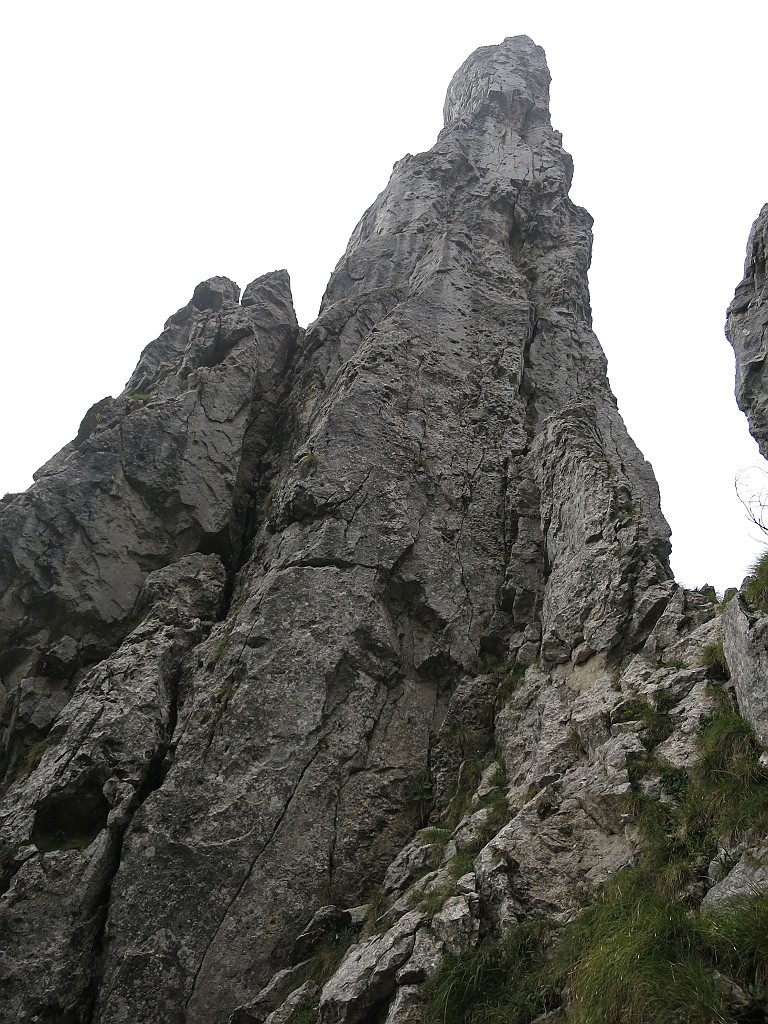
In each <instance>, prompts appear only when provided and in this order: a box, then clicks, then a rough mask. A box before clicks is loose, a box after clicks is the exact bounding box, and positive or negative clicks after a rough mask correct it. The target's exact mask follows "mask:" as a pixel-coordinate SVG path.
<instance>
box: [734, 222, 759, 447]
mask: <svg viewBox="0 0 768 1024" xmlns="http://www.w3.org/2000/svg"><path fill="white" fill-rule="evenodd" d="M726 334H727V336H728V340H729V341H730V343H731V345H733V351H734V353H735V355H736V400H737V401H738V403H739V408H740V409H741V411H742V412H743V413H745V414H746V416H747V419H748V420H749V429H750V430H751V432H752V436H753V437H754V438H755V440H756V441H757V443H758V445H759V446H760V452H761V453H762V455H763V458H768V366H767V365H766V357H767V356H768V204H767V205H765V206H764V207H763V208H762V210H761V211H760V216H759V217H758V218H757V220H756V221H755V223H754V224H753V225H752V231H751V233H750V236H749V242H748V244H747V258H746V261H745V263H744V280H743V281H742V282H741V284H740V285H739V287H738V288H737V289H736V294H735V295H734V297H733V302H732V303H731V305H730V306H729V308H728V323H727V326H726Z"/></svg>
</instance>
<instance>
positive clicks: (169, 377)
mask: <svg viewBox="0 0 768 1024" xmlns="http://www.w3.org/2000/svg"><path fill="white" fill-rule="evenodd" d="M238 294H239V289H238V288H237V286H236V285H235V284H234V283H233V282H232V281H228V280H227V279H226V278H213V279H211V280H210V281H207V282H204V283H203V284H201V285H199V286H198V287H197V288H196V289H195V294H194V296H193V298H192V301H191V302H190V303H189V304H188V305H187V306H185V307H184V308H183V309H181V310H179V311H178V313H176V314H174V316H172V317H171V318H170V319H169V320H168V322H167V324H166V326H165V330H164V331H163V333H162V334H161V335H160V337H159V338H158V339H157V340H156V341H154V342H152V344H151V345H149V346H148V347H147V349H146V350H145V351H144V353H143V354H142V357H141V360H140V362H139V365H138V366H137V368H136V371H135V373H134V374H133V376H132V378H131V380H130V381H129V382H128V385H127V386H126V389H125V391H124V392H123V394H122V395H120V396H119V397H118V398H117V399H114V400H113V399H111V398H109V399H104V400H103V401H101V402H98V403H97V404H96V405H95V406H94V407H93V408H92V409H91V410H90V411H89V412H88V413H87V414H86V416H85V418H84V420H83V422H82V424H81V426H80V431H79V433H78V436H77V437H76V438H75V440H74V441H72V442H71V443H70V444H69V445H67V446H66V447H65V448H63V449H62V450H61V451H60V452H59V453H58V455H56V456H54V458H53V459H51V461H50V462H48V463H47V464H46V465H45V466H43V468H42V469H40V470H38V472H37V473H36V475H35V477H36V483H35V485H34V486H33V487H32V488H31V489H30V490H29V491H28V492H27V493H26V494H23V495H20V496H18V497H16V498H15V499H14V500H13V501H11V502H10V503H9V504H7V505H6V506H5V507H4V508H2V509H0V522H1V523H2V527H1V528H0V650H1V651H2V654H0V671H2V681H3V687H4V691H0V694H4V695H5V701H4V708H3V718H2V723H3V731H4V736H3V747H4V753H5V758H4V760H5V765H6V767H10V768H11V769H12V768H13V766H14V764H17V763H18V760H19V758H20V757H23V756H24V749H25V740H28V738H29V737H30V736H32V738H33V739H39V738H40V736H41V734H42V733H44V731H45V728H46V727H47V726H49V725H50V723H51V721H52V719H53V717H55V713H56V712H57V711H58V710H59V709H60V707H61V703H62V702H63V701H64V700H66V696H67V695H68V693H71V691H72V688H73V687H74V686H75V685H76V684H77V682H78V680H79V679H80V678H81V677H82V673H83V671H84V670H85V669H86V668H87V666H88V665H90V664H93V663H94V662H95V661H98V660H100V659H101V658H103V657H105V656H106V655H108V654H109V653H110V651H111V650H112V649H113V648H114V645H115V643H116V642H118V641H119V640H120V639H121V638H122V637H123V636H125V635H126V633H128V632H129V631H130V629H131V628H132V626H133V624H134V623H135V604H136V600H137V598H138V596H139V593H140V591H141V587H142V583H143V581H144V578H145V577H146V575H147V573H148V572H150V571H151V570H153V569H157V568H159V567H160V566H163V565H166V564H168V563H169V562H172V561H174V560H175V559H177V558H179V557H180V556H182V555H186V554H189V553H190V552H194V551H203V552H217V553H218V554H220V555H221V556H223V557H224V558H225V560H227V561H228V563H229V564H230V565H231V563H232V560H233V559H234V558H237V557H239V552H240V548H241V545H242V535H243V530H244V526H245V516H246V508H247V503H248V501H249V498H250V489H251V488H252V487H253V486H254V474H255V472H256V471H257V468H258V467H259V465H260V462H261V460H262V459H263V458H264V455H265V453H266V450H267V445H268V444H269V443H270V442H271V441H272V440H273V432H274V427H275V422H276V416H277V409H278V406H279V400H280V397H281V395H280V386H281V382H282V380H283V379H284V372H285V369H286V366H287V364H288V361H289V359H290V357H291V351H292V347H293V344H294V342H295V340H296V336H297V333H298V327H297V324H296V317H295V314H294V312H293V306H292V301H291V295H290V286H289V283H288V276H287V274H285V273H284V272H279V273H275V274H268V275H266V277H264V278H261V279H260V280H259V281H256V282H254V283H253V284H252V285H250V286H249V288H248V289H247V290H246V293H245V295H244V296H243V304H242V305H238V302H237V298H238ZM62 691H63V692H62ZM30 697H33V698H35V699H32V700H31V699H30ZM41 702H42V704H43V706H42V707H41V706H40V705H41ZM46 702H47V703H49V704H50V705H51V707H50V710H48V709H47V707H46V706H45V705H46Z"/></svg>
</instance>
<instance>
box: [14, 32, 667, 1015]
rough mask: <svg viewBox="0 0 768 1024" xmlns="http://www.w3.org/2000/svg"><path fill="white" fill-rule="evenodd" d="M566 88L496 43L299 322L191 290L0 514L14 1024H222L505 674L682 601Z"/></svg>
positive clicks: (607, 646)
mask: <svg viewBox="0 0 768 1024" xmlns="http://www.w3.org/2000/svg"><path fill="white" fill-rule="evenodd" d="M548 83H549V73H548V70H547V67H546V63H545V59H544V53H543V51H542V50H541V49H540V48H539V47H537V46H535V45H534V44H533V43H532V42H531V40H530V39H528V38H527V37H525V36H518V37H514V38H511V39H507V40H505V41H504V42H503V43H502V44H500V45H499V46H493V47H484V48H482V49H480V50H478V51H476V52H475V53H474V54H473V55H472V56H471V57H470V58H469V59H468V60H467V61H466V62H465V63H464V65H463V66H462V68H461V69H460V70H459V71H458V72H457V74H456V75H455V76H454V78H453V80H452V82H451V85H450V88H449V91H448V97H447V99H446V105H445V117H446V124H445V128H444V130H443V131H442V132H441V134H440V137H439V138H438V140H437V143H436V145H435V146H434V147H433V149H431V150H430V151H429V152H427V153H422V154H418V155H416V156H411V155H409V156H406V157H405V158H404V159H403V160H401V161H400V162H399V163H398V164H396V165H395V169H394V171H393V174H392V177H391V179H390V182H389V184H388V186H387V188H386V189H385V190H384V192H382V193H381V195H380V196H379V197H378V199H377V200H376V201H375V202H374V204H373V205H372V206H371V208H370V209H369V210H368V211H367V212H366V213H365V215H364V216H363V218H362V220H361V221H360V223H359V224H358V226H357V227H356V228H355V230H354V232H353V234H352V237H351V239H350V242H349V245H348V247H347V251H346V253H345V254H344V256H343V257H342V259H341V261H340V262H339V264H338V266H337V267H336V270H335V271H334V273H333V275H332V277H331V280H330V283H329V285H328V289H327V291H326V294H325V297H324V301H323V305H322V309H321V312H320V316H319V318H318V319H317V320H316V321H315V323H314V324H312V325H311V326H310V327H309V328H308V329H307V330H306V332H299V331H298V329H297V327H296V323H295V318H294V316H293V312H292V308H291V305H290V296H289V292H288V283H287V277H286V275H284V274H274V275H267V277H266V278H263V279H260V281H259V282H257V283H256V284H255V285H253V286H249V288H248V289H247V290H246V294H245V295H244V297H243V300H242V304H240V305H238V303H237V295H236V289H235V286H233V285H232V284H231V282H228V281H226V279H223V278H214V279H212V280H211V281H209V282H205V283H204V284H203V285H200V286H198V288H197V289H196V290H195V295H194V297H193V300H192V302H191V303H190V304H189V305H188V306H187V307H185V308H184V309H183V310H181V311H179V313H177V314H175V316H173V317H172V318H171V319H170V320H169V321H168V324H167V325H166V330H165V331H164V333H163V334H162V335H161V336H160V338H158V339H157V341H155V342H153V343H152V345H150V346H149V348H148V349H146V350H145V352H144V353H143V355H142V357H141V360H140V362H139V365H138V367H137V370H136V372H135V373H134V376H133V377H132V379H131V382H130V383H129V385H128V390H127V391H126V392H125V393H124V394H123V395H122V396H120V398H119V399H117V400H116V401H115V402H114V403H111V401H110V402H104V403H100V404H99V406H98V407H95V409H94V410H92V411H91V413H89V415H88V416H87V417H86V420H85V421H84V423H83V427H82V428H81V431H80V433H79V435H78V438H77V439H76V441H74V442H73V443H72V444H71V445H69V446H67V448H65V449H64V450H63V451H62V452H61V453H59V455H58V456H56V457H55V459H54V460H53V462H52V463H50V464H49V465H48V466H47V467H44V469H43V470H42V471H41V472H40V474H38V480H37V483H36V484H35V486H34V487H33V488H32V490H31V491H30V492H29V493H28V494H27V495H25V496H23V497H21V498H18V499H16V500H15V501H13V502H12V503H11V504H10V505H9V506H8V507H7V508H5V509H4V510H3V517H4V521H3V537H4V540H3V547H2V551H1V552H0V559H1V560H0V572H1V573H2V584H1V586H2V592H3V595H4V596H3V598H2V601H3V608H4V610H5V618H4V622H5V624H6V626H7V628H6V629H5V632H4V634H3V641H4V643H5V653H4V655H3V658H4V660H3V662H2V664H3V666H4V668H3V671H4V672H5V673H7V675H6V676H5V677H4V683H5V685H6V687H7V690H8V696H7V697H6V717H5V722H6V724H7V736H8V741H7V744H8V765H9V773H8V782H9V784H10V789H9V792H8V794H7V797H6V801H5V807H4V810H3V815H4V817H3V818H2V823H1V824H0V838H2V841H3V844H4V845H3V850H4V853H3V858H4V859H3V861H2V864H3V865H4V866H5V876H6V886H7V887H9V891H8V894H7V895H8V898H7V900H6V903H5V906H4V907H3V909H2V910H0V918H2V923H0V933H2V934H3V936H4V939H3V941H5V942H7V944H8V950H7V952H6V966H5V968H4V971H5V973H4V975H3V983H4V985H5V992H6V993H7V998H8V1000H9V1002H8V1005H9V1006H11V1007H12V1008H13V1013H14V1014H15V1019H18V1020H31V1019H33V1016H34V1014H38V1015H40V1014H49V1015H50V1014H54V1015H55V1014H56V1013H60V1014H63V1013H64V1012H65V1007H66V1013H70V1014H71V1015H72V1016H71V1019H72V1020H81V1019H83V1020H84V1019H86V1018H87V1019H92V1020H94V1021H98V1022H100V1024H107V1022H110V1024H117V1022H127V1021H131V1022H132V1024H141V1022H147V1024H149V1022H156V1021H161V1020H162V1021H177V1020H182V1019H183V1020H185V1021H186V1022H188V1024H193V1022H206V1024H218V1022H226V1021H227V1020H228V1019H229V1016H230V1014H231V1013H232V1011H233V1010H234V1009H235V1008H236V1007H237V1006H239V1005H241V1004H245V1003H247V1002H248V1000H249V999H251V998H252V997H253V995H254V993H255V992H256V991H257V990H258V989H259V987H260V986H261V985H263V984H264V983H266V982H267V981H268V979H269V978H270V977H271V975H272V974H273V973H274V971H275V970H276V969H278V968H280V967H283V966H285V965H286V964H287V963H289V962H290V961H291V950H292V947H293V944H294V941H295V939H296V936H297V935H298V933H299V932H300V931H301V930H302V928H303V927H304V925H305V924H306V921H307V918H308V917H309V916H311V913H312V911H313V910H314V909H316V908H317V907H319V906H321V905H322V904H324V903H332V904H339V905H342V906H345V907H349V906H354V905H355V904H356V903H360V902H362V900H363V899H364V897H365V896H366V894H367V893H368V892H369V891H370V889H371V888H372V887H373V886H376V885H378V884H380V882H381V880H382V878H383V876H384V873H385V871H386V870H387V867H388V866H389V864H390V862H391V861H392V860H393V858H394V856H395V854H396V853H397V851H398V850H400V848H401V847H403V845H404V844H406V843H407V842H408V841H409V840H410V839H411V837H412V835H413V832H414V829H415V828H417V827H418V825H419V824H420V823H423V822H421V821H420V816H421V815H422V814H423V815H424V816H426V815H428V813H429V812H430V811H431V810H432V809H434V811H435V813H437V812H441V811H445V810H446V808H447V807H448V806H449V805H450V803H451V800H452V794H453V792H454V790H455V786H456V779H457V776H458V775H459V774H460V772H461V770H463V769H462V767H461V766H462V765H463V764H464V763H465V762H466V760H467V757H468V753H467V750H468V748H472V749H474V748H475V747H478V749H482V750H485V747H484V746H483V743H485V742H486V740H485V739H483V737H486V738H487V736H488V735H489V731H490V730H491V726H492V721H493V715H494V708H495V706H496V701H497V691H498V686H499V679H500V677H501V675H503V674H504V673H506V672H509V671H512V670H513V669H514V670H516V671H520V672H522V671H524V670H525V669H526V668H529V669H530V670H531V671H532V672H534V673H538V674H537V675H536V678H537V680H539V682H538V683H537V685H541V686H542V687H544V688H546V685H547V684H546V681H547V680H549V682H550V683H551V684H552V685H553V686H554V685H555V683H554V680H558V683H557V685H558V686H561V685H562V686H565V683H564V682H563V680H566V679H569V678H570V677H571V676H570V674H571V673H574V672H577V670H578V672H579V673H581V674H580V675H579V679H580V680H581V682H580V683H579V686H582V685H583V686H586V685H587V683H586V680H587V679H591V680H593V681H594V680H596V679H601V680H603V682H604V683H605V685H606V686H607V685H608V683H607V682H606V680H608V679H609V678H610V676H611V674H612V673H616V672H617V671H618V669H619V666H621V665H622V664H624V663H626V662H627V661H628V660H629V659H630V658H631V656H632V655H633V653H634V652H636V651H637V650H639V649H640V648H641V647H642V645H643V644H644V642H645V641H646V638H647V637H648V635H649V633H650V631H651V630H652V628H653V627H654V624H655V623H656V622H657V620H658V619H659V616H660V615H661V613H662V612H663V610H664V608H665V606H666V605H667V602H668V600H669V597H670V594H671V593H672V591H673V589H674V584H673V582H672V580H671V576H670V571H669V567H668V563H667V556H668V551H669V543H668V539H669V530H668V527H667V525H666V523H665V521H664V519H663V517H662V515H661V512H660V509H659V497H658V490H657V487H656V483H655V480H654V478H653V474H652V471H651V469H650V467H649V465H648V464H647V463H646V462H645V460H644V459H643V457H642V455H641V454H640V452H639V451H638V450H637V448H636V446H635V445H634V443H633V442H632V441H631V439H630V438H629V437H628V435H627V432H626V429H625V427H624V424H623V422H622V420H621V417H620V416H619V414H618V411H617V408H616V402H615V399H614V397H613V395H612V393H611V391H610V388H609V385H608V381H607V378H606V365H605V358H604V356H603V353H602V351H601V349H600V346H599V344H598V342H597V339H596V338H595V336H594V334H593V333H592V330H591V314H590V308H589V295H588V286H587V269H588V266H589V259H590V250H591V232H590V227H591V218H590V217H589V215H588V214H587V213H586V212H585V211H584V210H582V209H580V208H579V207H577V206H575V205H574V204H573V203H572V202H571V200H570V198H569V196H568V189H569V185H570V180H571V160H570V157H569V156H568V155H567V154H566V153H565V152H564V150H563V148H562V142H561V137H560V135H559V133H558V132H556V131H553V130H552V128H551V126H550V122H549V113H548ZM681 614H682V613H681ZM583 666H588V669H585V672H586V674H584V672H582V667H583ZM6 680H7V681H6ZM574 685H575V684H574ZM601 685H602V684H601ZM70 694H74V695H73V696H72V698H71V700H69V702H68V703H67V701H68V698H69V695H70ZM64 705H66V706H64ZM62 707H63V710H61V713H60V714H59V715H58V718H56V714H57V712H58V711H59V710H60V709H61V708H62ZM41 709H42V710H41ZM54 719H55V724H53V727H52V728H51V724H52V721H53V720H54ZM33 741H34V745H32V744H33ZM38 761H39V763H37V762H38ZM425 808H426V810H425ZM73 809H77V810H76V811H74V810H73ZM51 867H53V868H54V869H55V870H53V871H51ZM61 892H66V893H67V899H66V900H64V901H62V900H61V899H60V898H59V894H60V893H61ZM574 898H575V897H574ZM564 899H565V898H564ZM568 899H571V897H570V896H569V897H568V898H567V899H566V903H567V900H568ZM568 906H570V904H568ZM51 908H56V909H55V910H52V909H51ZM566 909H567V908H566ZM3 915H4V916H3ZM296 955H298V954H296ZM43 957H44V958H45V960H46V962H47V963H52V962H55V963H56V964H57V969H56V971H55V972H51V973H49V974H46V975H45V976H40V975H37V977H36V983H35V984H34V985H33V984H32V981H31V979H32V977H33V976H35V970H36V965H39V964H40V963H41V962H42V959H43ZM294 959H295V957H294ZM389 984H390V981H389V980H387V982H386V985H389ZM385 987H386V986H385ZM384 995H387V993H384ZM384 995H381V998H384ZM387 997H388V995H387ZM366 998H368V997H366ZM371 998H373V997H371ZM360 1006H362V1007H363V1010H360V1012H361V1013H362V1012H363V1011H365V1012H367V1010H366V1009H365V1006H367V1004H365V1005H364V1003H361V1004H360ZM356 1012H357V1011H356ZM67 1019H70V1018H67ZM330 1019H331V1018H330V1017H328V1020H330ZM340 1019H341V1018H340ZM345 1019H346V1018H345ZM351 1019H352V1018H350V1020H351ZM354 1019H362V1018H360V1017H359V1016H358V1017H355V1018H354Z"/></svg>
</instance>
